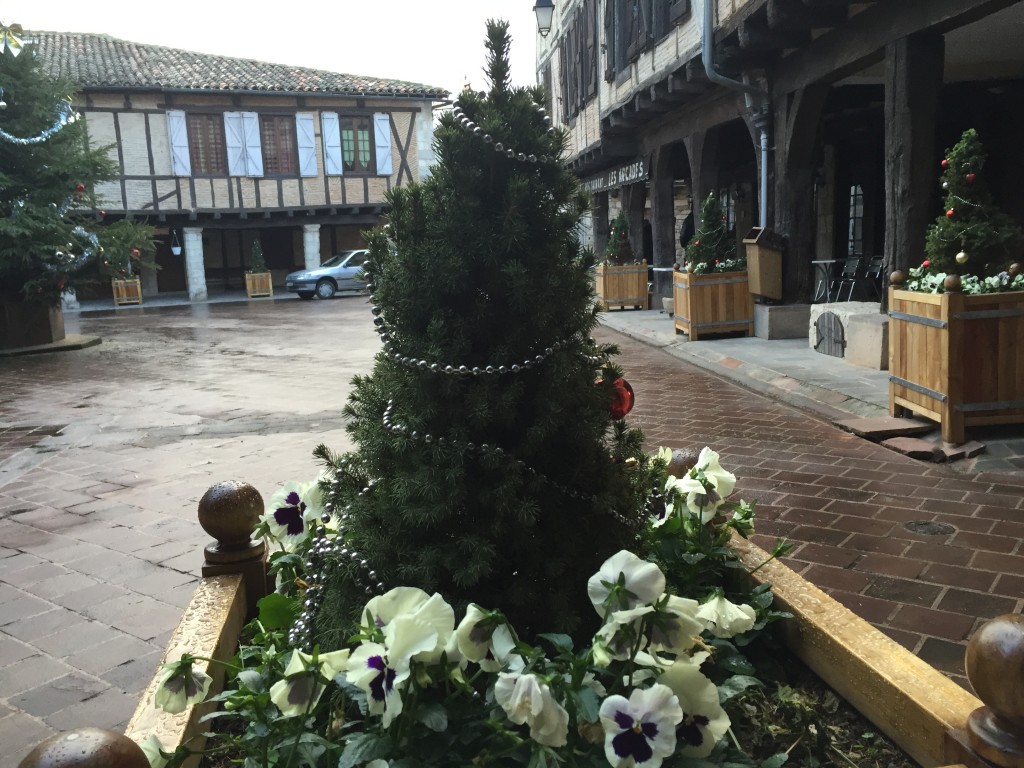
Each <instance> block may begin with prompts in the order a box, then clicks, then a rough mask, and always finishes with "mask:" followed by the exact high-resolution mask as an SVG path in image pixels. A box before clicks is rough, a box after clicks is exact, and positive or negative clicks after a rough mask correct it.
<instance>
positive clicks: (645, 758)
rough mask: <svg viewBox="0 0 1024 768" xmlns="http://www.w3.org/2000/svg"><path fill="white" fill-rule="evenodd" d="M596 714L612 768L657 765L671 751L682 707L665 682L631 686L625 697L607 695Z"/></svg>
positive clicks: (673, 747)
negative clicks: (633, 688)
mask: <svg viewBox="0 0 1024 768" xmlns="http://www.w3.org/2000/svg"><path fill="white" fill-rule="evenodd" d="M600 715H601V726H602V727H603V728H604V733H605V737H604V755H605V757H606V758H607V759H608V762H609V763H611V765H612V768H633V767H634V766H638V767H639V768H658V766H660V765H661V763H662V761H663V760H664V759H665V758H666V757H668V756H669V755H671V754H672V753H673V752H674V751H675V748H676V732H675V728H676V725H678V724H679V722H680V721H681V720H682V719H683V710H682V709H681V708H680V706H679V699H678V698H677V697H676V695H675V694H674V693H673V692H672V690H671V689H670V688H669V687H668V686H665V685H661V684H660V683H655V684H654V685H652V686H651V687H650V688H648V689H646V690H641V689H635V690H634V691H633V692H632V693H631V694H630V695H629V698H628V699H626V698H625V697H624V696H618V695H616V696H609V697H608V698H607V699H605V700H604V701H603V702H602V703H601V710H600Z"/></svg>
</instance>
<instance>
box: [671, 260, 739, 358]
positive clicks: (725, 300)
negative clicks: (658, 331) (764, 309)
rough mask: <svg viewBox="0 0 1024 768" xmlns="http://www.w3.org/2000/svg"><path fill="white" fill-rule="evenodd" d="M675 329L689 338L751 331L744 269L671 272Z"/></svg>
mask: <svg viewBox="0 0 1024 768" xmlns="http://www.w3.org/2000/svg"><path fill="white" fill-rule="evenodd" d="M672 300H673V306H674V310H673V312H674V315H675V327H676V333H685V334H686V335H688V336H689V337H690V341H697V340H698V339H700V338H701V337H702V336H707V335H708V334H713V333H733V332H737V331H738V332H740V333H742V334H743V335H744V336H753V335H754V297H753V294H751V293H750V285H749V282H748V279H747V272H746V270H743V271H742V272H709V273H706V274H703V275H698V274H696V273H693V272H683V271H679V270H676V271H674V272H673V273H672Z"/></svg>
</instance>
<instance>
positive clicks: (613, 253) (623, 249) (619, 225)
mask: <svg viewBox="0 0 1024 768" xmlns="http://www.w3.org/2000/svg"><path fill="white" fill-rule="evenodd" d="M605 258H606V259H607V260H608V261H609V262H610V263H612V264H630V263H632V262H633V261H634V256H633V247H632V246H631V245H630V244H629V221H628V220H627V219H626V212H625V211H619V215H618V216H616V217H615V218H614V219H613V220H612V225H611V227H610V228H609V230H608V248H607V249H606V250H605Z"/></svg>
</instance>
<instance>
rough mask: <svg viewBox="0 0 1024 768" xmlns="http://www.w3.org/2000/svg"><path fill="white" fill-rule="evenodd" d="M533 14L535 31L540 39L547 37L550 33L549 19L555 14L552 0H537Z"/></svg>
mask: <svg viewBox="0 0 1024 768" xmlns="http://www.w3.org/2000/svg"><path fill="white" fill-rule="evenodd" d="M533 12H534V13H536V14H537V31H538V32H540V36H541V37H547V36H548V32H550V31H551V17H552V15H553V14H554V12H555V2H554V0H537V2H536V4H535V5H534V6H533Z"/></svg>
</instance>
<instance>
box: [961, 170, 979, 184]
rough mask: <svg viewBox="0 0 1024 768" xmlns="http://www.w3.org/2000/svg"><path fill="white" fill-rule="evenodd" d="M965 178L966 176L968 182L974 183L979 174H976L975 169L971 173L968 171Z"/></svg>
mask: <svg viewBox="0 0 1024 768" xmlns="http://www.w3.org/2000/svg"><path fill="white" fill-rule="evenodd" d="M964 178H965V179H967V183H968V184H973V183H974V180H975V179H976V178H978V177H977V175H976V174H975V173H974V171H971V172H970V173H968V174H967V175H966V176H964Z"/></svg>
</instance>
